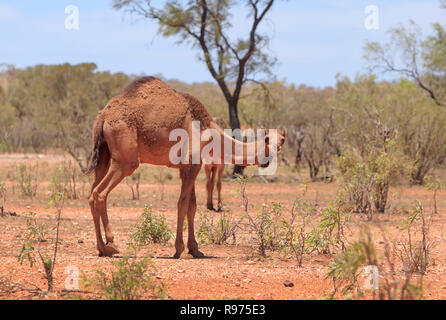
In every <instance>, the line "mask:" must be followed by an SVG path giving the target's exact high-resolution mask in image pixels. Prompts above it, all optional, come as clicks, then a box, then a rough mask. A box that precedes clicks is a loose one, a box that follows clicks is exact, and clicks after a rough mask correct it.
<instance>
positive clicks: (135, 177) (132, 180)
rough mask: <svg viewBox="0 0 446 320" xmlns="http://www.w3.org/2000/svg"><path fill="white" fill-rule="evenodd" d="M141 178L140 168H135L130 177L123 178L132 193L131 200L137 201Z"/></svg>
mask: <svg viewBox="0 0 446 320" xmlns="http://www.w3.org/2000/svg"><path fill="white" fill-rule="evenodd" d="M141 178H142V169H141V168H137V169H136V170H135V172H133V174H132V175H131V176H130V177H126V178H125V183H126V184H127V186H128V187H129V188H130V190H131V191H132V200H139V185H140V184H141Z"/></svg>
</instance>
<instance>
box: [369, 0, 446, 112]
mask: <svg viewBox="0 0 446 320" xmlns="http://www.w3.org/2000/svg"><path fill="white" fill-rule="evenodd" d="M440 2H441V7H442V8H446V1H445V0H441V1H440ZM433 27H434V29H435V34H434V35H432V36H430V37H428V38H427V39H425V40H423V39H422V34H421V29H420V28H419V27H418V25H416V23H415V22H414V21H412V20H411V21H410V22H409V26H407V27H405V26H402V25H401V26H399V27H398V28H394V29H391V30H390V31H389V33H390V36H391V42H390V43H386V44H384V45H381V44H379V43H377V42H367V43H366V46H365V50H366V54H365V56H364V57H365V59H366V60H367V61H368V62H369V64H370V67H371V69H372V70H375V69H377V70H379V71H382V72H393V73H398V74H400V75H403V76H405V77H408V78H409V79H411V80H413V81H415V83H416V84H417V85H418V86H419V87H420V88H421V89H423V90H425V91H426V92H427V93H428V94H429V96H430V97H431V99H432V100H433V101H435V103H436V104H437V105H439V106H446V90H445V89H444V88H445V85H446V30H445V29H444V27H443V26H441V25H440V24H439V23H436V24H434V25H433ZM398 54H399V56H398Z"/></svg>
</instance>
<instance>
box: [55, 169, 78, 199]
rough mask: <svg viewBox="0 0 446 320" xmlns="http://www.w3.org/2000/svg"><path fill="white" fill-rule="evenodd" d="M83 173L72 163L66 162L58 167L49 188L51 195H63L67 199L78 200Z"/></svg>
mask: <svg viewBox="0 0 446 320" xmlns="http://www.w3.org/2000/svg"><path fill="white" fill-rule="evenodd" d="M80 176H81V172H80V170H79V168H78V167H77V165H75V164H74V163H72V162H71V161H69V160H68V161H67V160H66V161H64V162H63V163H62V164H61V165H59V166H58V167H56V168H55V169H54V170H53V172H52V175H51V183H50V186H49V189H50V192H51V194H55V193H63V194H64V197H65V198H67V199H72V200H76V199H77V198H78V190H77V187H78V182H79V179H80V178H81V177H80Z"/></svg>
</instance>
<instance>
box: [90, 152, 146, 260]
mask: <svg viewBox="0 0 446 320" xmlns="http://www.w3.org/2000/svg"><path fill="white" fill-rule="evenodd" d="M137 167H138V163H137V162H124V163H123V162H118V161H116V160H114V159H112V160H111V163H110V168H109V170H108V172H107V174H106V175H105V177H104V178H103V179H102V181H101V182H100V183H99V184H98V185H97V187H96V188H95V189H94V190H93V192H92V197H93V199H94V212H95V213H94V217H93V218H94V223H95V227H96V225H97V224H99V217H100V218H101V219H102V223H103V225H104V232H105V239H106V240H107V242H106V243H105V244H104V242H103V240H102V236H101V233H100V229H99V227H98V228H97V229H99V232H96V237H97V248H98V250H99V255H104V256H111V255H113V254H114V253H118V252H119V251H118V250H117V249H116V247H115V246H114V245H113V241H114V237H113V233H112V231H111V228H110V223H109V220H108V215H107V198H108V195H109V193H110V192H111V191H112V190H113V189H114V188H115V187H116V186H117V185H118V184H119V183H120V182H121V181H122V180H123V179H124V178H125V177H127V176H129V175H131V174H132V173H133V171H135V169H136V168H137Z"/></svg>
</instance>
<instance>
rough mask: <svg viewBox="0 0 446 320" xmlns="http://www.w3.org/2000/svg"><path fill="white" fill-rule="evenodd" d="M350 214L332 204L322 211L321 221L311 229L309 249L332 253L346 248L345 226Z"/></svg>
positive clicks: (310, 250)
mask: <svg viewBox="0 0 446 320" xmlns="http://www.w3.org/2000/svg"><path fill="white" fill-rule="evenodd" d="M349 220H350V216H349V215H348V214H347V213H345V212H344V211H343V210H342V208H341V207H340V206H336V207H335V206H334V205H330V206H329V207H327V208H325V209H323V210H322V211H321V215H320V220H319V223H318V224H317V225H316V226H315V227H314V228H313V229H312V230H311V231H310V233H309V235H308V237H307V239H306V242H307V246H308V251H309V252H310V253H311V252H317V253H319V254H332V253H335V252H337V251H339V250H344V249H345V246H346V245H345V243H346V237H345V227H346V224H347V222H348V221H349Z"/></svg>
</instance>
